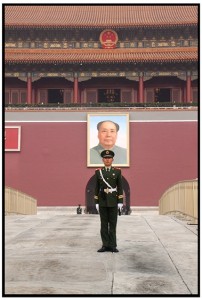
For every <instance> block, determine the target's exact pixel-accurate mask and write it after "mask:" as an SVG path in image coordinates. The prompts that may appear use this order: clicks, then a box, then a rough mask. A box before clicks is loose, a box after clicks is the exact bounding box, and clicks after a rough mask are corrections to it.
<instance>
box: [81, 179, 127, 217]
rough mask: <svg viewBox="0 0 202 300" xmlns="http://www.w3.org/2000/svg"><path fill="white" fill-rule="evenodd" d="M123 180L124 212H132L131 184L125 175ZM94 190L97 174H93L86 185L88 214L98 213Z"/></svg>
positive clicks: (86, 210)
mask: <svg viewBox="0 0 202 300" xmlns="http://www.w3.org/2000/svg"><path fill="white" fill-rule="evenodd" d="M122 180H123V192H124V199H123V204H124V205H123V213H124V214H130V186H129V184H128V181H127V180H126V179H125V177H123V176H122ZM94 190H95V175H93V176H92V177H91V178H90V179H89V181H88V183H87V185H86V192H85V197H86V199H85V205H86V209H85V212H86V213H88V214H97V211H96V208H95V202H94Z"/></svg>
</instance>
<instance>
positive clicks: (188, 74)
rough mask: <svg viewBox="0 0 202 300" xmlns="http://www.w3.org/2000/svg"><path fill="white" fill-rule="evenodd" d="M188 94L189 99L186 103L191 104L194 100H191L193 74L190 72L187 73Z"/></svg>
mask: <svg viewBox="0 0 202 300" xmlns="http://www.w3.org/2000/svg"><path fill="white" fill-rule="evenodd" d="M186 94H187V99H186V102H187V103H188V102H191V101H192V99H191V74H190V72H189V71H188V72H187V90H186Z"/></svg>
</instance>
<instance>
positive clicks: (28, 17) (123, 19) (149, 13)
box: [5, 5, 198, 28]
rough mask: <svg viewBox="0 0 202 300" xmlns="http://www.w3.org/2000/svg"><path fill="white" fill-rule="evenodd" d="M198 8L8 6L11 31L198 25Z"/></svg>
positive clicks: (7, 15) (7, 13)
mask: <svg viewBox="0 0 202 300" xmlns="http://www.w3.org/2000/svg"><path fill="white" fill-rule="evenodd" d="M197 23H198V5H126V6H125V5H117V6H115V5H73V6H71V5H48V6H43V5H19V6H15V5H5V25H6V26H11V27H38V28H42V27H65V28H68V27H74V28H75V27H77V28H90V27H91V28H92V27H93V28H95V27H99V28H107V27H109V28H120V27H130V26H136V27H140V26H143V27H149V26H158V27H159V26H178V25H192V24H193V25H197Z"/></svg>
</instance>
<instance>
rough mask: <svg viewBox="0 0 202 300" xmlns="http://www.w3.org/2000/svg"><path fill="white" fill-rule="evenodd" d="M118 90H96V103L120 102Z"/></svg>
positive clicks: (119, 91)
mask: <svg viewBox="0 0 202 300" xmlns="http://www.w3.org/2000/svg"><path fill="white" fill-rule="evenodd" d="M120 95H121V90H120V89H98V102H99V103H112V102H120V101H121V97H120Z"/></svg>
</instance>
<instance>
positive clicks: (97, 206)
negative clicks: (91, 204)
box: [95, 204, 99, 212]
mask: <svg viewBox="0 0 202 300" xmlns="http://www.w3.org/2000/svg"><path fill="white" fill-rule="evenodd" d="M95 207H96V209H97V211H98V212H99V204H95Z"/></svg>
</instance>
